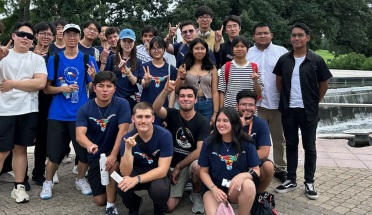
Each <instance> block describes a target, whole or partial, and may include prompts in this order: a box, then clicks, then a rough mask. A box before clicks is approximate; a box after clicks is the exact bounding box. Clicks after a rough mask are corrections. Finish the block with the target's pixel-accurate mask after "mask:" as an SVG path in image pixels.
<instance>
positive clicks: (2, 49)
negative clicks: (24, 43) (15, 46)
mask: <svg viewBox="0 0 372 215" xmlns="http://www.w3.org/2000/svg"><path fill="white" fill-rule="evenodd" d="M12 42H13V40H12V39H10V40H9V42H8V44H6V46H1V44H0V59H3V58H4V57H6V56H7V55H8V54H9V49H10V46H11V45H12Z"/></svg>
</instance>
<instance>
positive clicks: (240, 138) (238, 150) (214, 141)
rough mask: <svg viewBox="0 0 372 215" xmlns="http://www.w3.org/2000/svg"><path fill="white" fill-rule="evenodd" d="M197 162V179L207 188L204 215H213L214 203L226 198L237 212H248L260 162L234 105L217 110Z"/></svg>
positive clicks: (216, 205) (256, 182) (204, 197)
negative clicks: (198, 176) (211, 129)
mask: <svg viewBox="0 0 372 215" xmlns="http://www.w3.org/2000/svg"><path fill="white" fill-rule="evenodd" d="M198 163H199V166H200V178H201V180H202V181H203V183H204V184H205V186H206V188H207V189H208V191H207V192H206V193H205V194H204V196H203V201H204V206H205V212H206V214H207V215H213V214H215V212H216V210H217V207H218V205H219V204H220V203H221V202H224V203H225V202H227V201H229V202H232V203H235V204H238V205H239V209H238V211H239V214H249V213H250V210H251V207H252V204H253V201H254V198H255V196H256V187H257V185H258V177H259V175H260V168H259V167H258V165H259V164H260V163H261V162H260V159H259V158H258V155H257V150H256V148H255V146H254V144H253V143H252V139H251V138H250V137H249V136H248V135H247V134H246V133H245V132H243V130H242V124H241V122H240V118H239V115H238V113H237V112H236V110H235V108H231V107H226V108H221V109H220V110H219V111H218V113H217V118H216V122H215V126H214V131H213V133H212V135H211V136H209V137H208V138H206V139H205V140H204V142H203V146H202V150H201V152H200V156H199V160H198ZM207 202H208V204H207Z"/></svg>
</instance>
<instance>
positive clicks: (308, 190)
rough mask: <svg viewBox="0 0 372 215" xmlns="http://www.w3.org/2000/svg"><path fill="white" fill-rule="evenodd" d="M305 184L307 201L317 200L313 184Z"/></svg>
mask: <svg viewBox="0 0 372 215" xmlns="http://www.w3.org/2000/svg"><path fill="white" fill-rule="evenodd" d="M304 184H305V192H306V196H307V198H309V199H312V200H316V199H318V193H317V192H316V191H315V187H314V183H306V182H304Z"/></svg>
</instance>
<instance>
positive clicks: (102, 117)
mask: <svg viewBox="0 0 372 215" xmlns="http://www.w3.org/2000/svg"><path fill="white" fill-rule="evenodd" d="M110 106H111V102H110V104H109V106H108V107H107V109H106V112H105V114H103V116H102V113H101V110H100V109H99V106H98V104H97V108H98V112H99V115H101V119H104V117H105V116H106V114H107V112H108V110H109V109H110Z"/></svg>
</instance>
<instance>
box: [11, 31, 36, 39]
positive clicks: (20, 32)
mask: <svg viewBox="0 0 372 215" xmlns="http://www.w3.org/2000/svg"><path fill="white" fill-rule="evenodd" d="M14 34H15V35H17V37H22V38H24V37H27V39H29V40H33V39H34V38H35V36H34V35H33V34H30V33H27V32H23V31H18V32H15V33H14Z"/></svg>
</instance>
